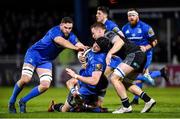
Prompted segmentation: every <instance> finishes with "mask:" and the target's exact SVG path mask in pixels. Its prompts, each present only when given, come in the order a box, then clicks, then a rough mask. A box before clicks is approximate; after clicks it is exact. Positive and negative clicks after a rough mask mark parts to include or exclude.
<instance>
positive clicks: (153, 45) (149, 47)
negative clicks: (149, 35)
mask: <svg viewBox="0 0 180 119" xmlns="http://www.w3.org/2000/svg"><path fill="white" fill-rule="evenodd" d="M156 45H157V40H154V41H152V42H151V43H150V44H148V45H146V46H145V48H146V51H147V50H149V49H151V48H153V47H155V46H156Z"/></svg>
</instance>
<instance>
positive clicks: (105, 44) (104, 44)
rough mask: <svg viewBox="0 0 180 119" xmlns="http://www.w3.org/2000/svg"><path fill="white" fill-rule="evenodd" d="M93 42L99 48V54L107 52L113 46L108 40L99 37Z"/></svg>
mask: <svg viewBox="0 0 180 119" xmlns="http://www.w3.org/2000/svg"><path fill="white" fill-rule="evenodd" d="M95 42H96V43H97V44H98V46H99V47H100V51H101V52H109V50H110V49H111V48H112V46H113V45H112V43H111V42H110V40H109V39H108V38H106V37H99V38H98V39H96V40H95Z"/></svg>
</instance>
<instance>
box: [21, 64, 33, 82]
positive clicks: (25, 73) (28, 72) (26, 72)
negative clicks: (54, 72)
mask: <svg viewBox="0 0 180 119" xmlns="http://www.w3.org/2000/svg"><path fill="white" fill-rule="evenodd" d="M33 71H34V70H33V69H32V68H30V67H23V69H22V74H21V78H20V80H19V84H20V85H23V84H27V83H29V82H30V80H31V78H32V75H33Z"/></svg>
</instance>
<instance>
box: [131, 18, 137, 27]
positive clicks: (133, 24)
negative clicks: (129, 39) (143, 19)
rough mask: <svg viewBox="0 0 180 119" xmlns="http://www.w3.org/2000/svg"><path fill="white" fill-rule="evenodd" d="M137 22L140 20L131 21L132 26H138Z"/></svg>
mask: <svg viewBox="0 0 180 119" xmlns="http://www.w3.org/2000/svg"><path fill="white" fill-rule="evenodd" d="M137 22H138V20H137V19H135V20H133V21H130V24H131V26H136V24H137Z"/></svg>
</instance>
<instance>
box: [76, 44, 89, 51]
mask: <svg viewBox="0 0 180 119" xmlns="http://www.w3.org/2000/svg"><path fill="white" fill-rule="evenodd" d="M76 47H77V50H78V51H85V50H86V49H87V48H88V46H84V45H83V44H82V43H80V42H78V43H77V44H76Z"/></svg>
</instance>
